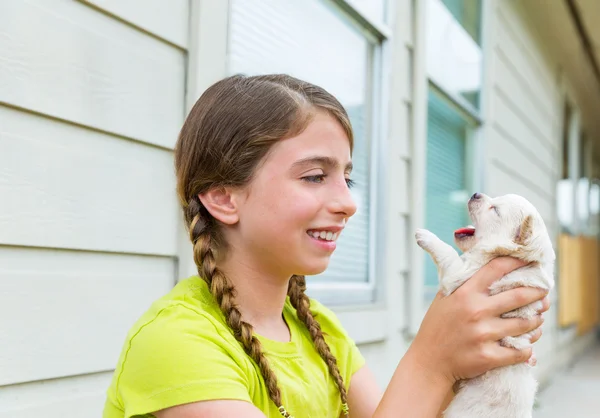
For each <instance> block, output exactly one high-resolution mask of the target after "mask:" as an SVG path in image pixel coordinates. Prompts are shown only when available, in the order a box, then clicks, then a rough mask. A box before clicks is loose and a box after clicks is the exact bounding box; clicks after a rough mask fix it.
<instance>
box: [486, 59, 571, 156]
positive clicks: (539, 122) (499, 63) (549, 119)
mask: <svg viewBox="0 0 600 418" xmlns="http://www.w3.org/2000/svg"><path fill="white" fill-rule="evenodd" d="M496 56H497V59H496V60H495V61H494V62H495V64H496V67H495V68H494V71H495V74H496V77H497V79H498V80H499V81H500V83H498V85H499V87H500V88H501V89H502V91H504V92H505V93H506V95H507V96H508V97H510V98H511V99H512V101H513V102H514V103H515V105H516V106H518V108H519V109H521V111H522V112H523V113H524V114H526V115H527V117H528V118H529V119H530V120H531V122H532V123H533V124H535V125H536V126H538V127H539V129H540V132H541V133H542V134H543V136H544V138H546V139H548V138H551V137H552V134H553V132H554V131H555V130H556V128H557V125H558V123H559V121H560V118H557V117H556V115H554V114H553V113H552V110H553V109H555V107H554V106H552V104H553V103H554V97H555V96H554V95H553V94H552V92H551V91H546V92H544V93H545V94H543V95H536V94H535V93H534V91H533V90H532V89H531V88H530V85H531V80H529V79H527V78H525V77H524V76H523V73H522V72H521V70H520V69H519V68H518V67H517V66H516V65H515V64H514V62H512V61H511V59H510V58H509V57H508V56H507V55H506V52H504V51H503V50H502V49H499V50H498V51H496ZM548 145H549V146H552V147H553V148H556V147H557V144H554V143H552V142H550V143H549V144H548Z"/></svg>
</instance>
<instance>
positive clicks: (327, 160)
mask: <svg viewBox="0 0 600 418" xmlns="http://www.w3.org/2000/svg"><path fill="white" fill-rule="evenodd" d="M311 164H319V165H322V166H325V167H327V168H329V169H336V168H338V167H339V166H340V163H339V162H338V161H337V160H336V159H335V158H331V157H322V156H313V157H307V158H302V159H301V160H298V161H296V162H295V163H294V164H292V168H297V167H303V166H307V165H311ZM344 171H346V172H350V171H352V162H351V161H350V162H348V164H346V166H345V167H344Z"/></svg>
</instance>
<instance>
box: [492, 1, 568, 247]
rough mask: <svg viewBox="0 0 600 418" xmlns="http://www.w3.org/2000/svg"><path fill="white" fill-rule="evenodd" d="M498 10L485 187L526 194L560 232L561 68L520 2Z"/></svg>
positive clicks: (505, 4)
mask: <svg viewBox="0 0 600 418" xmlns="http://www.w3.org/2000/svg"><path fill="white" fill-rule="evenodd" d="M493 14H494V16H493V19H494V21H493V23H494V32H493V35H492V36H491V44H490V45H487V48H488V53H490V54H492V59H491V61H490V62H491V65H492V66H493V70H492V71H493V75H494V77H493V82H492V83H491V85H490V90H489V91H488V92H486V94H488V95H489V96H490V97H489V101H488V103H489V109H487V111H486V114H487V115H486V116H487V121H486V122H487V123H488V124H489V129H488V130H487V134H488V137H487V138H486V140H485V148H486V155H485V161H486V164H485V167H486V173H485V179H486V189H487V191H488V192H489V193H490V194H492V195H499V194H504V193H517V194H521V195H523V196H525V197H526V198H528V199H529V200H530V201H531V202H532V203H533V204H534V205H535V206H536V207H537V208H538V210H539V211H540V213H541V214H542V216H543V218H544V220H545V221H546V223H547V226H548V227H549V229H550V233H551V234H552V235H555V234H556V232H557V231H556V209H555V208H556V183H557V181H558V167H559V163H560V160H559V159H560V152H559V148H560V145H561V142H560V141H561V137H560V129H559V128H560V126H561V123H562V113H561V112H560V86H559V84H558V83H557V82H556V81H555V80H556V79H557V76H558V74H557V69H558V67H557V66H556V65H555V64H553V63H552V61H551V59H550V58H549V57H547V56H546V55H544V54H543V52H542V51H543V50H542V46H541V43H540V41H539V40H538V39H537V38H536V37H535V36H534V34H533V33H532V32H531V30H530V28H529V27H528V25H527V22H526V21H524V20H523V16H522V15H521V11H520V10H519V8H518V5H517V4H516V2H514V1H506V2H498V1H497V2H495V3H494V7H493Z"/></svg>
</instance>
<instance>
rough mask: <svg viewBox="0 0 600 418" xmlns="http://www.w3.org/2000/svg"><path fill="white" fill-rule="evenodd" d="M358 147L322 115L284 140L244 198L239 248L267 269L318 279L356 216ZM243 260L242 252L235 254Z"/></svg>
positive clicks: (240, 208)
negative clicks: (353, 181)
mask: <svg viewBox="0 0 600 418" xmlns="http://www.w3.org/2000/svg"><path fill="white" fill-rule="evenodd" d="M351 169H352V163H351V157H350V143H349V140H348V137H347V136H346V134H345V132H344V130H343V128H342V126H341V125H340V124H339V122H338V121H337V120H336V119H335V118H333V117H332V116H330V115H328V114H326V113H324V112H319V113H317V114H316V115H315V117H314V118H313V121H312V122H311V123H310V125H309V126H308V127H307V128H306V129H305V130H304V132H302V133H301V134H300V135H298V136H296V137H293V138H289V139H285V140H282V141H279V142H278V143H276V144H275V145H274V146H273V147H272V148H271V150H270V152H269V154H268V156H267V157H266V159H265V160H264V161H263V162H262V164H259V166H258V169H257V171H256V173H255V175H254V177H253V179H252V181H251V182H250V184H249V185H248V187H247V188H245V190H244V191H243V193H241V194H240V195H239V196H238V197H239V199H237V203H238V204H237V209H238V216H239V222H238V223H237V225H236V228H235V232H234V234H233V235H235V237H234V236H231V235H230V237H229V239H231V238H233V241H234V242H231V243H232V244H234V245H233V246H232V248H231V250H233V251H234V252H235V251H236V250H242V251H243V252H244V253H246V255H247V256H248V258H247V260H252V264H255V263H259V264H258V265H255V267H257V268H259V269H260V271H265V270H264V269H266V271H269V272H270V273H271V274H276V275H282V276H284V277H289V276H291V275H292V274H305V275H314V274H318V273H321V272H323V271H324V270H325V269H326V268H327V265H328V264H329V259H330V257H331V254H332V253H333V251H334V250H335V247H336V239H338V238H339V236H340V234H341V233H342V230H343V228H344V225H345V223H346V221H347V220H348V218H350V217H351V216H352V215H353V214H354V213H355V212H356V205H355V203H354V201H353V199H352V196H351V195H350V191H349V183H350V171H351ZM232 256H233V257H235V254H232Z"/></svg>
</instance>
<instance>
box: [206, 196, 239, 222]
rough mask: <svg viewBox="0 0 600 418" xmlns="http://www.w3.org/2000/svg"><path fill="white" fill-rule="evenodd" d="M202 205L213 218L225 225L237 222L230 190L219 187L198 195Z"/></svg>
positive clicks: (236, 213)
mask: <svg viewBox="0 0 600 418" xmlns="http://www.w3.org/2000/svg"><path fill="white" fill-rule="evenodd" d="M198 198H199V199H200V202H202V205H203V206H204V207H205V208H206V210H208V212H209V213H210V214H211V215H212V217H213V218H215V219H216V220H218V221H219V222H222V223H224V224H225V225H234V224H236V223H237V222H238V221H239V216H238V210H237V206H236V204H235V198H234V196H233V193H232V192H231V190H229V189H227V188H225V187H220V188H216V189H211V190H209V191H207V192H205V193H201V194H199V195H198Z"/></svg>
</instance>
